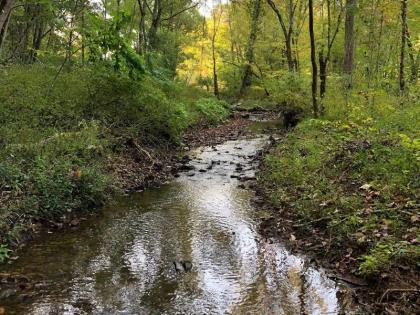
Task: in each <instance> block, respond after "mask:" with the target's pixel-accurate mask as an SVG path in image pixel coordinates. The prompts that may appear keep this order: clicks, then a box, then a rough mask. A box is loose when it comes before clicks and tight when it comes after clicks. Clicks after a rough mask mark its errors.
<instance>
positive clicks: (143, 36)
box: [137, 0, 146, 54]
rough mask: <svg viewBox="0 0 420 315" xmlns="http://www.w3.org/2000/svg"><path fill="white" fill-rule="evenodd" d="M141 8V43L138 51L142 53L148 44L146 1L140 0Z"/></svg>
mask: <svg viewBox="0 0 420 315" xmlns="http://www.w3.org/2000/svg"><path fill="white" fill-rule="evenodd" d="M138 3H139V8H140V23H139V43H138V48H137V52H138V53H139V54H142V53H144V52H145V46H146V1H145V0H138Z"/></svg>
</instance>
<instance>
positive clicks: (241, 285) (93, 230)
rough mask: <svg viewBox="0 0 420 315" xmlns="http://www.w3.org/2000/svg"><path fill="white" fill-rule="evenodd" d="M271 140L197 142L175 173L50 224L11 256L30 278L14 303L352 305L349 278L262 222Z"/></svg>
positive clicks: (104, 309) (84, 310) (10, 268)
mask: <svg viewBox="0 0 420 315" xmlns="http://www.w3.org/2000/svg"><path fill="white" fill-rule="evenodd" d="M267 141H268V137H266V136H255V137H254V138H251V139H245V138H244V139H239V140H236V141H227V142H225V143H223V144H221V145H218V146H215V147H205V148H201V149H197V150H195V151H193V152H191V158H192V159H191V161H190V160H189V161H188V163H187V164H186V165H188V167H187V168H186V169H189V170H188V171H186V172H184V173H181V174H180V176H179V177H178V178H176V179H175V180H174V181H172V182H171V183H168V184H165V185H163V186H161V187H159V188H154V189H150V190H147V191H145V192H140V193H134V194H131V195H129V196H125V197H121V198H119V199H118V200H116V201H115V202H113V203H112V204H111V205H109V206H107V207H106V208H104V209H103V210H102V211H101V214H100V215H98V216H97V217H94V218H91V219H89V220H87V221H86V222H83V223H82V224H81V225H80V226H78V227H77V228H76V229H73V230H71V229H70V230H67V231H64V232H57V233H54V234H48V233H44V234H43V235H42V236H41V237H40V238H39V239H37V240H36V241H35V242H32V243H31V245H30V246H27V247H25V248H24V249H23V250H21V251H20V252H18V255H19V258H18V259H17V260H16V261H15V262H14V263H13V264H10V265H5V266H2V267H4V268H2V269H3V270H2V271H1V272H3V273H14V274H19V275H25V276H27V277H29V278H30V279H31V285H28V287H27V288H25V290H23V291H22V292H9V293H10V294H8V295H7V294H4V290H3V296H0V306H1V307H2V308H3V309H4V310H5V314H39V315H45V314H130V315H131V314H258V315H259V314H349V313H350V312H351V309H350V306H349V305H347V304H348V303H346V301H347V300H346V298H343V296H345V295H346V294H345V291H346V290H345V289H343V288H341V287H340V286H339V285H338V284H337V283H336V282H334V281H332V280H330V279H329V278H328V277H327V276H326V274H325V272H324V271H323V270H320V269H318V268H315V267H313V266H312V265H311V264H309V263H308V262H307V261H306V260H305V258H304V257H301V256H296V255H292V254H291V253H290V252H288V250H287V249H286V248H285V247H284V246H282V244H281V243H277V242H272V241H267V240H265V239H264V238H262V237H261V236H260V235H259V234H258V222H259V217H261V215H263V213H262V211H261V210H260V209H258V207H256V206H255V205H253V203H252V202H251V201H252V198H253V193H252V192H251V190H248V189H244V187H243V185H244V184H246V183H247V182H248V181H249V180H252V179H253V177H254V176H255V169H256V166H257V162H255V161H254V157H255V156H256V155H257V154H258V153H259V152H260V150H261V148H262V147H263V146H264V145H265V144H266V143H267ZM181 261H187V262H191V263H192V269H191V270H187V271H183V270H178V271H177V270H176V268H175V267H176V266H175V265H179V263H178V262H181ZM174 262H175V263H177V264H174ZM2 285H3V286H4V284H0V286H2ZM0 291H1V290H0ZM343 292H344V293H343Z"/></svg>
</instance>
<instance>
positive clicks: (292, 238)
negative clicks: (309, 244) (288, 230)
mask: <svg viewBox="0 0 420 315" xmlns="http://www.w3.org/2000/svg"><path fill="white" fill-rule="evenodd" d="M290 241H291V242H294V241H296V236H294V235H293V234H290Z"/></svg>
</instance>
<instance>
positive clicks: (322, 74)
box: [318, 50, 328, 111]
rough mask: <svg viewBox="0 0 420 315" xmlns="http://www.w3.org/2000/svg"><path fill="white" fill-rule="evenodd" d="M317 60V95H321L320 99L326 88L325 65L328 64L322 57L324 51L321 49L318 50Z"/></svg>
mask: <svg viewBox="0 0 420 315" xmlns="http://www.w3.org/2000/svg"><path fill="white" fill-rule="evenodd" d="M318 60H319V80H320V83H319V96H320V97H321V99H323V98H324V96H325V92H326V90H327V65H328V61H327V59H326V58H325V57H324V53H323V51H322V50H321V51H320V52H319V57H318ZM321 111H322V110H321Z"/></svg>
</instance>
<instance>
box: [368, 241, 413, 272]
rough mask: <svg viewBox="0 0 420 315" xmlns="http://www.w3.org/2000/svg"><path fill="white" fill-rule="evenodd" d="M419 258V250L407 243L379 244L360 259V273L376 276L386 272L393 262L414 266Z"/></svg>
mask: <svg viewBox="0 0 420 315" xmlns="http://www.w3.org/2000/svg"><path fill="white" fill-rule="evenodd" d="M419 258H420V249H419V248H418V246H415V245H412V244H410V243H409V242H406V241H401V242H398V243H395V242H390V241H388V242H379V243H378V244H376V245H375V247H374V248H372V249H371V250H370V251H369V255H365V256H363V257H362V258H361V261H362V262H361V264H360V271H361V273H362V274H363V275H372V274H378V273H380V272H384V271H388V270H389V268H390V267H391V266H392V263H393V262H394V261H398V262H404V263H407V262H408V263H411V264H413V265H415V264H416V263H418V259H419Z"/></svg>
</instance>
